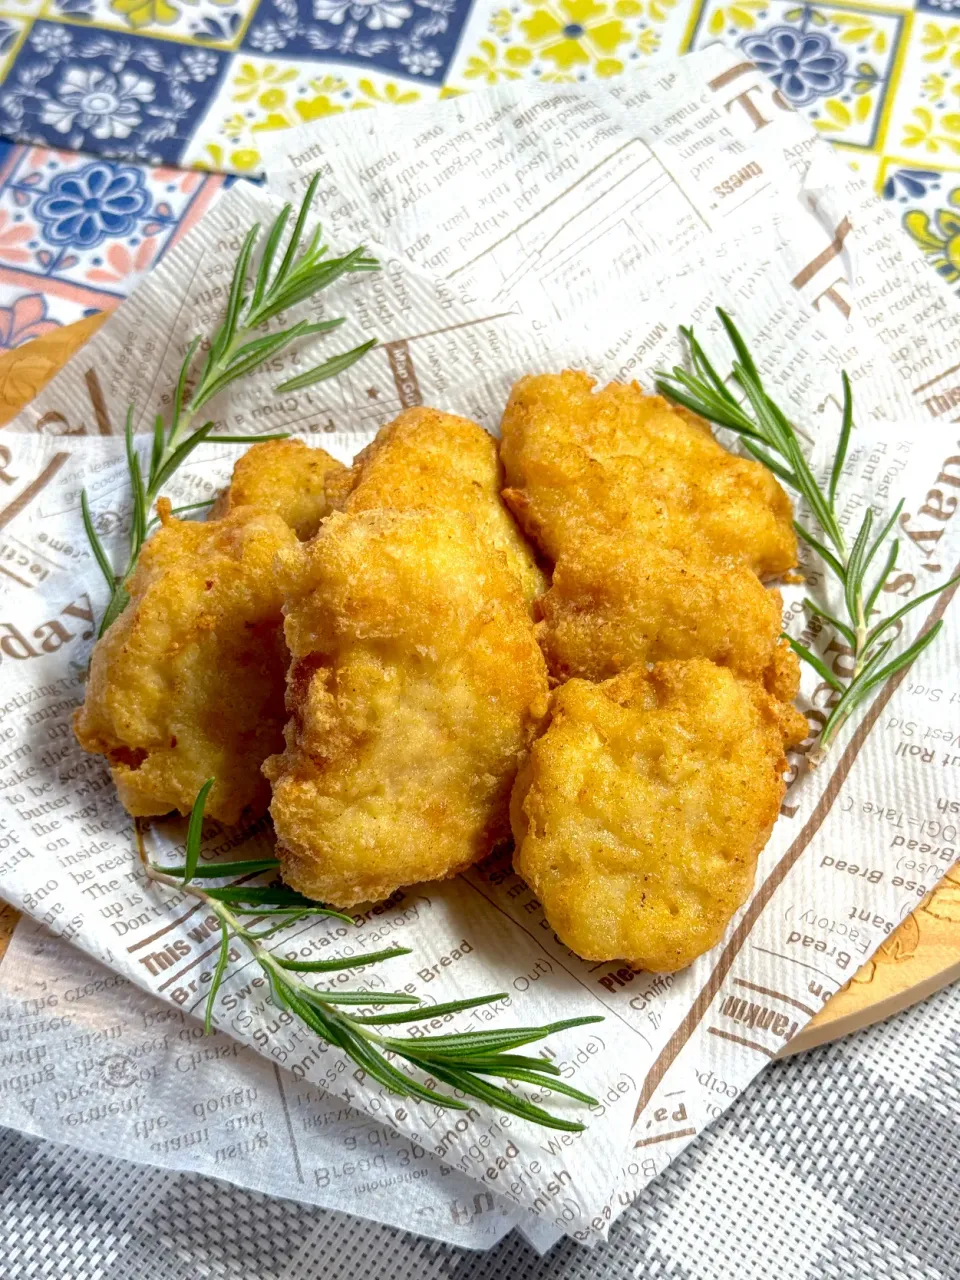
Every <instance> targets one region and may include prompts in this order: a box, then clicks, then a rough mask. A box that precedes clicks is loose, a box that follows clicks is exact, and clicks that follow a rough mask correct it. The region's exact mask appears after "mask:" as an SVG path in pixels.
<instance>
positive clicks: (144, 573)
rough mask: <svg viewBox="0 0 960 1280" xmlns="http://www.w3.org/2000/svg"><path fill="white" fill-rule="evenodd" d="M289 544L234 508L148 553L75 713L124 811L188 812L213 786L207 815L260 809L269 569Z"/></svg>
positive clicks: (278, 744)
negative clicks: (204, 787)
mask: <svg viewBox="0 0 960 1280" xmlns="http://www.w3.org/2000/svg"><path fill="white" fill-rule="evenodd" d="M297 545H298V543H297V540H296V537H295V535H294V533H293V531H292V530H291V529H290V527H289V526H288V525H287V524H285V523H284V521H283V520H281V518H280V517H279V516H278V515H276V514H274V513H273V512H263V511H257V510H256V509H254V508H253V507H238V508H236V509H235V510H234V511H231V512H230V514H229V515H228V516H226V517H224V519H222V520H212V521H181V520H173V519H169V518H167V520H166V521H165V523H164V526H163V527H162V528H161V529H159V530H158V531H157V532H156V533H155V534H154V535H153V537H152V538H150V540H149V541H148V542H147V544H146V545H145V546H144V548H143V551H142V552H141V554H140V559H139V562H138V564H137V567H136V569H135V571H134V573H133V576H132V578H131V580H130V583H129V591H130V603H129V604H128V605H127V607H126V608H125V609H124V611H123V612H122V613H121V614H120V616H119V617H118V618H117V619H116V621H115V622H114V623H113V624H112V626H111V627H110V628H109V630H108V631H107V632H106V634H105V635H104V636H103V638H102V639H101V640H100V641H99V642H98V643H97V645H96V647H95V649H94V651H93V657H92V659H91V663H90V674H89V677H88V679H87V687H86V697H85V700H84V703H83V706H82V707H80V709H79V710H78V711H77V713H76V717H75V730H76V734H77V738H78V740H79V742H80V745H81V746H82V747H83V748H84V749H85V750H86V751H91V752H94V753H96V754H99V755H104V756H106V757H107V760H108V761H109V764H110V771H111V773H112V774H113V780H114V782H115V783H116V785H117V791H118V792H119V795H120V800H121V801H122V803H123V805H124V807H125V808H126V809H127V811H128V812H129V813H131V814H134V815H138V816H148V815H151V814H163V813H169V812H170V811H171V810H174V809H176V810H179V811H180V813H189V812H190V809H191V807H192V805H193V803H194V801H195V800H196V798H197V793H198V791H199V790H200V788H201V786H202V785H203V783H204V782H205V781H206V779H207V778H216V784H215V785H214V787H213V789H212V791H211V792H210V795H209V797H208V800H207V807H206V812H207V813H208V814H209V815H210V816H211V817H213V818H219V819H220V821H221V822H226V823H232V822H236V821H238V820H239V818H240V816H241V813H242V812H243V810H244V809H248V810H249V811H250V812H251V814H259V813H263V812H264V811H265V810H266V807H267V803H268V801H269V798H270V788H269V787H268V786H267V783H266V781H265V780H264V778H263V776H262V774H261V772H260V766H261V765H262V763H263V761H264V759H265V758H266V757H267V756H268V755H270V753H271V752H273V751H278V750H280V749H281V748H282V745H283V724H284V720H285V718H286V717H285V715H284V706H283V691H284V676H285V673H286V669H287V650H286V645H285V643H284V639H283V620H282V615H281V609H282V605H283V582H282V581H281V579H280V578H279V577H278V574H277V571H276V567H275V560H276V558H277V554H278V553H279V552H282V551H290V550H291V549H293V548H295V547H296V546H297Z"/></svg>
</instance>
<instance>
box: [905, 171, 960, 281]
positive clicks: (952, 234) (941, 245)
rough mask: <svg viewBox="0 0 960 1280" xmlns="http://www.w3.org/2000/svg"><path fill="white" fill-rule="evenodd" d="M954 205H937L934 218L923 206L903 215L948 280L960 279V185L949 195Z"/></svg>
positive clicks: (936, 267)
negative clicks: (950, 207)
mask: <svg viewBox="0 0 960 1280" xmlns="http://www.w3.org/2000/svg"><path fill="white" fill-rule="evenodd" d="M947 199H948V201H949V202H950V204H952V205H953V208H952V209H937V210H936V212H935V213H934V215H933V217H932V218H931V217H930V215H929V214H926V213H924V212H923V211H922V210H921V209H911V210H910V211H909V213H905V214H904V216H903V225H904V226H905V227H906V229H907V231H908V232H909V233H910V235H911V236H912V237H913V239H914V240H915V241H916V243H917V244H918V245H919V246H920V248H921V249H922V250H923V253H924V255H925V256H926V257H927V258H928V259H929V261H930V264H931V266H933V267H934V268H935V269H936V270H937V271H939V273H940V275H942V276H943V278H944V280H946V281H947V283H948V284H955V283H956V281H957V280H960V212H958V211H957V210H958V206H960V187H957V188H955V189H954V190H953V191H951V192H950V194H949V196H948V197H947Z"/></svg>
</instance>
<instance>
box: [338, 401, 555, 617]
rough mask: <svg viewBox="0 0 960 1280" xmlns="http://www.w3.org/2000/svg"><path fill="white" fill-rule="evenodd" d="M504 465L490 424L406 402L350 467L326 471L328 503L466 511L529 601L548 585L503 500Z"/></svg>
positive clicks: (344, 508)
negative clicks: (486, 427) (412, 406)
mask: <svg viewBox="0 0 960 1280" xmlns="http://www.w3.org/2000/svg"><path fill="white" fill-rule="evenodd" d="M502 488H503V469H502V468H501V466H500V461H499V458H498V457H497V444H496V441H495V440H494V438H493V437H492V436H491V435H490V433H489V432H488V431H484V429H483V427H481V426H479V425H478V424H477V423H476V422H471V421H470V420H469V419H467V418H458V417H455V416H454V415H453V414H451V413H441V412H440V411H439V410H437V409H426V408H417V409H406V410H404V412H403V413H401V414H400V416H399V417H397V418H394V420H393V422H390V423H388V424H387V425H386V426H385V427H382V428H381V430H380V431H379V432H378V433H377V437H376V439H375V440H374V441H373V442H372V443H371V444H369V445H368V446H367V447H366V449H364V450H363V451H362V452H361V453H359V454H357V456H356V458H355V459H354V462H353V466H352V467H351V468H350V470H349V471H342V472H333V473H331V474H329V475H328V477H327V495H328V497H329V499H330V505H331V507H333V508H335V509H336V510H339V511H372V510H375V509H376V508H378V507H391V508H393V509H395V510H398V511H403V510H406V509H408V508H412V507H441V508H444V509H445V510H449V511H464V512H466V513H467V514H468V515H470V516H472V517H473V519H474V520H475V521H476V523H477V527H478V529H479V531H480V535H481V537H482V538H483V539H485V540H486V541H487V542H488V543H489V545H490V546H493V547H496V548H497V549H498V550H500V551H502V552H503V553H504V555H505V556H506V558H507V562H508V563H509V565H510V568H511V569H512V570H513V572H514V573H515V574H516V576H517V579H518V581H519V582H520V586H521V590H522V591H523V595H524V598H525V599H526V600H527V602H528V603H529V602H531V601H532V600H533V599H534V598H535V597H536V596H538V595H539V594H540V593H541V592H542V591H543V590H545V588H546V581H545V580H544V576H543V574H542V572H541V571H540V569H539V568H538V567H537V564H536V560H535V558H534V553H533V551H532V550H531V548H530V547H529V546H528V545H527V543H526V542H525V541H524V539H523V536H522V535H521V533H520V530H519V529H518V528H517V526H516V524H515V523H514V520H513V517H512V516H511V515H510V512H509V511H508V510H507V509H506V507H505V506H504V505H503V502H502V500H501V498H500V490H501V489H502Z"/></svg>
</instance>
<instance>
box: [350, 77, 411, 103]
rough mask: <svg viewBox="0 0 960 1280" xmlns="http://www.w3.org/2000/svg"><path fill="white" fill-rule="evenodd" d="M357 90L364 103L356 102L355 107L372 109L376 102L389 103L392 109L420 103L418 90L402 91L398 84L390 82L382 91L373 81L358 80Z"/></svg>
mask: <svg viewBox="0 0 960 1280" xmlns="http://www.w3.org/2000/svg"><path fill="white" fill-rule="evenodd" d="M357 89H358V91H359V92H360V93H361V94H362V95H363V99H364V100H363V101H357V102H354V104H353V105H354V106H355V107H372V106H373V105H374V103H376V102H382V103H388V104H389V105H390V106H392V107H401V106H404V105H405V104H406V103H408V102H419V101H420V94H419V93H418V92H417V90H416V89H401V88H400V86H399V85H398V84H394V82H393V81H392V80H388V81H387V83H386V84H385V85H383V86H382V87H381V88H380V89H378V88H377V86H376V85H375V84H374V83H373V81H372V80H367V79H363V80H358V81H357Z"/></svg>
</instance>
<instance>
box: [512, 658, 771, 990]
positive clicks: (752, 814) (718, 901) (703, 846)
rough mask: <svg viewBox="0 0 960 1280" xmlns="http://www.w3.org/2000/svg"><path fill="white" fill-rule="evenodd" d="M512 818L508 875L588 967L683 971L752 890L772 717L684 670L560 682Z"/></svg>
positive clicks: (741, 694) (699, 668)
mask: <svg viewBox="0 0 960 1280" xmlns="http://www.w3.org/2000/svg"><path fill="white" fill-rule="evenodd" d="M550 712H551V718H550V723H549V727H548V728H547V730H546V732H545V733H544V734H543V736H542V737H541V738H540V739H539V741H537V742H536V743H535V744H534V746H533V750H532V752H531V754H530V758H529V760H528V762H527V764H526V765H525V767H524V769H523V771H522V773H521V775H520V777H519V778H518V779H517V784H516V787H515V788H514V793H513V800H512V803H511V820H512V824H513V831H514V838H515V841H516V852H515V854H514V866H515V867H516V870H517V872H518V874H519V875H521V876H522V877H523V879H524V880H526V882H527V883H528V884H529V885H530V887H531V889H533V891H534V893H536V895H537V896H538V898H539V899H540V901H541V903H542V904H543V909H544V911H545V913H546V917H547V921H548V922H549V924H550V926H551V928H553V929H554V930H555V931H556V933H557V935H558V936H559V937H560V939H561V940H562V941H563V942H564V943H566V945H567V946H568V947H570V948H571V950H572V951H575V952H576V954H577V955H578V956H582V957H583V958H584V959H585V960H627V961H629V962H630V963H631V964H632V965H634V966H635V967H636V968H638V969H639V968H643V969H650V970H653V971H655V972H670V971H673V970H675V969H682V968H683V967H684V966H685V965H688V964H690V963H691V961H693V960H695V959H696V957H697V956H699V955H702V954H703V952H704V951H708V950H709V949H710V948H711V947H712V946H714V945H715V944H716V943H717V942H718V941H719V940H720V937H721V935H722V934H723V931H724V928H725V927H726V925H727V922H728V921H729V919H730V917H731V916H732V915H733V913H734V912H735V911H736V909H737V908H738V907H739V906H740V905H741V904H742V903H743V902H744V900H745V899H746V897H747V895H748V894H749V892H750V889H751V887H752V885H753V879H754V872H755V869H756V864H757V857H758V855H759V853H760V850H761V849H762V848H763V846H764V845H765V844H766V842H767V839H768V838H769V836H770V832H771V830H772V828H773V824H774V822H775V821H776V818H777V814H778V811H779V808H780V800H781V798H782V796H783V792H784V784H783V778H782V775H783V771H784V769H785V767H786V761H785V760H784V757H783V749H782V737H781V723H780V708H779V704H777V703H776V702H775V700H774V699H772V698H771V697H770V696H769V695H768V694H767V693H765V692H764V690H763V689H762V688H761V687H760V685H759V684H757V683H756V682H755V681H750V680H741V679H738V678H737V677H736V676H735V675H734V674H733V673H732V672H731V671H729V670H728V669H727V668H725V667H718V666H715V665H714V664H713V663H712V662H707V661H705V660H703V659H695V660H693V661H690V662H660V663H658V664H657V665H656V666H654V667H653V668H652V670H650V671H647V670H646V669H645V668H643V667H632V668H631V669H630V670H629V671H626V672H624V673H623V674H622V675H619V676H616V677H614V679H612V680H608V681H606V682H605V683H603V684H597V685H594V684H589V683H587V681H585V680H571V681H570V682H569V683H568V684H565V685H564V686H563V687H562V688H560V689H557V690H556V691H555V692H554V694H553V697H552V699H551V706H550Z"/></svg>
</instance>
